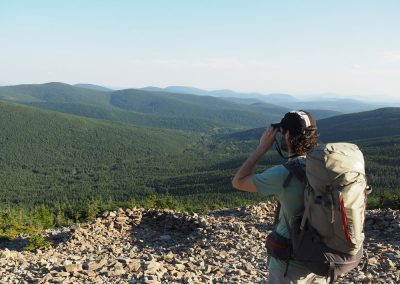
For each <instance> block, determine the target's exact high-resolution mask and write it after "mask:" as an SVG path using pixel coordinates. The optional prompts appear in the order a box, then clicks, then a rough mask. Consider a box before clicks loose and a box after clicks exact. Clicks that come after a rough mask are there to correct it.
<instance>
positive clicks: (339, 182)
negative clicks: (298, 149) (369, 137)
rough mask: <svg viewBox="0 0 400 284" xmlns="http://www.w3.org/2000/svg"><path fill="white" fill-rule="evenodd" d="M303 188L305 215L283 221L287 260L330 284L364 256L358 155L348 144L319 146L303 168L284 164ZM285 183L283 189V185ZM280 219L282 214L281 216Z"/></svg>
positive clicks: (364, 188) (363, 196) (361, 160)
mask: <svg viewBox="0 0 400 284" xmlns="http://www.w3.org/2000/svg"><path fill="white" fill-rule="evenodd" d="M284 166H285V167H286V168H287V169H288V170H289V172H290V174H289V177H288V179H287V180H286V181H285V184H286V185H287V184H288V182H290V179H291V177H292V176H295V177H296V178H298V179H299V180H300V181H304V182H305V184H306V187H305V192H304V207H305V210H304V214H303V215H302V216H295V217H293V219H292V220H287V219H286V218H285V220H286V223H287V226H288V228H290V234H291V239H292V252H291V254H292V257H291V258H292V259H295V260H299V261H302V262H304V264H305V265H306V266H307V267H308V268H309V269H310V270H311V271H312V272H313V273H315V274H318V275H321V276H327V277H329V278H330V280H331V282H332V281H334V280H335V279H336V278H337V277H338V276H340V275H343V274H345V273H347V272H349V271H350V270H352V269H354V268H355V267H357V266H358V264H359V263H360V261H361V259H362V256H363V241H364V230H363V228H364V216H365V207H366V195H367V194H368V193H369V192H370V189H369V187H368V186H367V182H366V177H365V168H364V158H363V154H362V153H361V151H360V150H359V148H358V147H357V146H356V145H354V144H350V143H330V144H321V145H318V146H317V147H315V148H313V149H312V150H310V151H309V152H308V153H307V158H306V169H305V171H304V168H303V167H301V166H300V164H299V163H296V161H294V162H292V163H291V162H288V163H286V164H285V165H284ZM285 184H284V186H285ZM283 215H284V216H285V214H283Z"/></svg>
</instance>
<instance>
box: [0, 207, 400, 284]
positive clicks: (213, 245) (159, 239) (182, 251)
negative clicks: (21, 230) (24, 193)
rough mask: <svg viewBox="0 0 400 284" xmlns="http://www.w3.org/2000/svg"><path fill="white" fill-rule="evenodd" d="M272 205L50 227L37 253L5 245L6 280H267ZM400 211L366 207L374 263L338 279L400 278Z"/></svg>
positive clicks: (120, 215)
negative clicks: (48, 243)
mask: <svg viewBox="0 0 400 284" xmlns="http://www.w3.org/2000/svg"><path fill="white" fill-rule="evenodd" d="M273 211H274V208H273V205H272V204H269V203H262V204H258V205H255V206H248V207H245V208H238V209H227V210H219V211H215V212H209V213H207V214H201V215H198V214H186V213H185V214H184V213H177V212H173V211H168V210H144V209H127V210H122V209H120V210H118V211H116V212H106V213H104V214H103V216H101V217H98V218H97V219H96V220H95V221H93V222H91V223H87V224H79V225H76V226H72V227H70V228H62V229H54V230H49V231H47V232H45V235H46V236H47V237H48V238H49V239H50V240H51V242H52V244H53V245H52V247H51V248H48V249H45V250H39V251H36V252H34V253H32V252H26V251H22V250H21V249H20V248H21V247H22V246H23V244H24V242H25V241H26V240H24V239H20V240H15V241H12V242H10V243H7V244H3V245H2V247H1V248H0V256H1V257H0V279H1V280H0V283H267V281H266V279H267V278H268V272H267V271H268V270H267V263H266V259H267V254H266V249H265V246H264V240H265V237H266V235H267V234H268V233H269V232H270V231H271V230H272V228H273V227H272V225H271V224H272V223H273ZM399 232H400V213H399V211H394V210H390V209H385V210H372V211H368V213H367V220H366V237H367V239H366V246H367V248H368V251H369V259H368V262H369V265H368V267H367V269H366V270H365V271H354V272H352V273H350V274H348V275H347V276H346V277H344V278H341V279H339V280H338V281H337V283H399V282H400V271H399V268H400V234H399Z"/></svg>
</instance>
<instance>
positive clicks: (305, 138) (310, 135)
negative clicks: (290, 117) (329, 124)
mask: <svg viewBox="0 0 400 284" xmlns="http://www.w3.org/2000/svg"><path fill="white" fill-rule="evenodd" d="M289 133H290V131H289ZM318 137H319V133H318V131H317V128H316V127H309V128H307V129H305V131H304V133H301V134H296V135H293V136H292V134H291V133H290V135H289V143H290V146H291V148H292V151H293V153H294V154H296V155H305V154H306V153H307V152H308V151H309V150H311V148H313V147H315V146H317V144H318Z"/></svg>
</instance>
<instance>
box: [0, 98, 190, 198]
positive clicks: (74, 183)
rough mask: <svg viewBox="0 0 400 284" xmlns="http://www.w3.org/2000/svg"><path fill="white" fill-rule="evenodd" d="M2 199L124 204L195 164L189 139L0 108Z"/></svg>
mask: <svg viewBox="0 0 400 284" xmlns="http://www.w3.org/2000/svg"><path fill="white" fill-rule="evenodd" d="M0 132H1V136H0V168H1V169H2V170H1V171H0V192H1V194H0V196H1V197H0V200H1V202H2V203H4V202H22V203H26V204H32V203H37V202H45V203H53V204H54V203H56V202H57V201H68V202H71V201H74V200H76V201H79V202H84V200H87V199H88V198H91V197H95V196H103V197H107V196H109V197H112V198H114V199H116V200H124V199H125V200H126V198H128V197H129V198H132V197H134V196H144V195H146V194H148V193H151V192H154V188H153V187H151V186H149V185H151V181H152V179H153V177H154V176H157V178H161V177H163V176H170V175H174V174H176V173H177V172H180V171H181V170H182V169H184V168H188V163H190V161H191V160H192V159H191V158H190V156H188V155H184V154H183V152H184V151H185V149H187V148H190V145H191V144H193V143H194V142H195V140H194V138H193V137H192V136H188V135H185V134H182V133H179V132H175V131H167V130H160V129H147V128H141V127H134V126H129V125H122V124H115V123H108V122H104V121H97V120H93V119H84V118H80V117H74V116H70V115H65V114H61V113H56V112H50V111H44V110H39V109H35V108H31V107H26V106H21V105H16V104H11V103H4V102H1V103H0Z"/></svg>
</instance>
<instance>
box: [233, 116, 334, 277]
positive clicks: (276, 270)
mask: <svg viewBox="0 0 400 284" xmlns="http://www.w3.org/2000/svg"><path fill="white" fill-rule="evenodd" d="M278 133H279V134H280V136H281V139H278ZM275 140H277V141H276V142H277V145H278V147H277V150H278V152H279V153H280V154H281V155H282V153H281V150H283V151H285V152H286V153H287V157H286V158H287V159H288V160H289V161H293V160H297V161H298V162H299V163H300V164H302V165H304V164H305V159H306V158H305V155H306V153H307V151H309V150H310V149H311V148H313V147H315V146H316V145H317V140H318V132H317V125H316V121H315V119H314V118H313V117H312V115H311V114H310V113H309V112H306V111H291V112H288V113H286V114H285V116H284V117H283V118H282V120H281V122H280V123H278V124H273V125H271V126H270V127H269V128H268V129H267V130H266V131H265V132H264V134H263V135H262V136H261V139H260V142H259V145H258V146H257V148H256V150H255V151H254V153H253V154H252V155H251V156H250V157H249V158H248V159H247V160H246V161H245V162H244V163H243V165H242V166H241V167H240V169H239V170H238V171H237V173H236V175H235V176H234V178H233V181H232V185H233V187H235V188H237V189H238V190H241V191H247V192H260V193H262V194H265V195H275V196H276V197H277V198H278V200H279V203H280V210H279V221H278V223H277V226H276V229H275V230H274V232H273V233H272V237H274V239H275V240H276V241H277V242H279V241H280V240H283V241H285V240H286V241H288V242H289V243H290V233H289V229H288V223H287V220H291V218H292V217H293V216H296V215H302V214H303V211H304V189H305V184H304V183H303V182H301V181H299V180H298V179H296V178H291V179H290V180H287V178H288V176H289V175H290V173H289V171H288V169H287V168H285V166H284V165H277V166H273V167H271V168H269V169H267V170H266V171H264V172H262V173H258V174H254V173H253V172H254V169H255V167H256V165H257V163H258V162H259V161H260V160H261V158H262V157H263V155H264V154H265V153H267V152H268V151H269V150H270V149H271V148H272V146H273V144H274V141H275ZM278 140H281V141H278ZM278 142H280V146H279V143H278ZM284 184H285V185H284ZM284 217H286V218H284ZM289 257H290V256H289ZM289 257H287V258H289ZM283 258H285V257H283ZM283 258H282V257H281V259H278V258H277V257H276V256H270V258H269V264H268V266H269V283H270V284H277V283H279V284H280V283H326V281H327V279H326V277H322V276H318V275H316V274H314V273H312V272H311V271H310V270H308V269H307V268H306V267H305V266H304V264H303V263H302V262H299V261H294V260H291V259H287V260H282V259H283Z"/></svg>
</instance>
